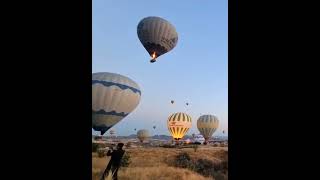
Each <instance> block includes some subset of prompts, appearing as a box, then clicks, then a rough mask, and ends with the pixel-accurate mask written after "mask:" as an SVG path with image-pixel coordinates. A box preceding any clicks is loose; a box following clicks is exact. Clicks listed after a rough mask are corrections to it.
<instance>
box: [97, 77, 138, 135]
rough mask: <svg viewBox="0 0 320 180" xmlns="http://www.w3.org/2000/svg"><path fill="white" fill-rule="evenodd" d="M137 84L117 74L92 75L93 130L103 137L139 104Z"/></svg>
mask: <svg viewBox="0 0 320 180" xmlns="http://www.w3.org/2000/svg"><path fill="white" fill-rule="evenodd" d="M140 96H141V91H140V88H139V86H138V85H137V83H135V82H134V81H132V80H131V79H129V78H128V77H125V76H122V75H119V74H115V73H107V72H103V73H93V74H92V128H93V129H94V130H96V131H100V132H101V135H103V134H104V133H105V132H106V131H107V130H108V129H110V128H111V127H112V126H114V125H115V124H116V123H118V122H119V121H120V120H122V119H123V118H124V117H126V116H127V115H128V114H129V113H130V112H132V111H133V110H134V109H135V108H136V107H137V106H138V104H139V101H140Z"/></svg>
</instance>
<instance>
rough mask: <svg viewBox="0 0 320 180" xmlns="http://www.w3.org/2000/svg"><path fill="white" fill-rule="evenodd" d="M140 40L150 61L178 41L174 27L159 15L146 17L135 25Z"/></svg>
mask: <svg viewBox="0 0 320 180" xmlns="http://www.w3.org/2000/svg"><path fill="white" fill-rule="evenodd" d="M137 33H138V37H139V40H140V42H141V43H142V45H143V46H144V48H145V49H146V50H147V51H148V53H149V54H150V56H151V57H152V59H151V61H150V62H155V61H156V58H157V57H159V56H161V55H163V54H165V53H167V52H169V51H171V50H172V49H173V48H174V47H175V46H176V45H177V42H178V33H177V32H176V29H175V27H174V26H173V25H172V24H170V23H169V22H168V21H167V20H165V19H162V18H160V17H155V16H151V17H146V18H144V19H142V20H141V21H140V22H139V24H138V27H137Z"/></svg>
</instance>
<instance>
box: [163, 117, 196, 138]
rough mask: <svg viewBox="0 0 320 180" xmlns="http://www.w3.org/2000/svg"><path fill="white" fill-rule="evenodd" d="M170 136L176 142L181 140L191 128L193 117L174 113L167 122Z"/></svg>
mask: <svg viewBox="0 0 320 180" xmlns="http://www.w3.org/2000/svg"><path fill="white" fill-rule="evenodd" d="M167 126H168V130H169V132H170V134H171V135H172V137H173V138H174V139H175V140H180V139H181V138H182V137H183V136H184V135H185V134H186V133H187V132H188V130H189V129H190V128H191V126H192V122H191V117H190V116H189V115H188V114H186V113H181V112H180V113H174V114H172V115H171V116H170V117H169V118H168V120H167Z"/></svg>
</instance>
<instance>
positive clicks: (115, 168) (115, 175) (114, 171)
mask: <svg viewBox="0 0 320 180" xmlns="http://www.w3.org/2000/svg"><path fill="white" fill-rule="evenodd" d="M118 169H119V166H115V165H111V163H109V164H108V166H107V168H106V169H105V170H104V172H103V175H102V178H101V180H105V178H106V177H108V175H109V172H110V170H111V173H112V179H114V180H117V179H118Z"/></svg>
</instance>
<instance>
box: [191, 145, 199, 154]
mask: <svg viewBox="0 0 320 180" xmlns="http://www.w3.org/2000/svg"><path fill="white" fill-rule="evenodd" d="M192 148H193V150H194V152H197V150H198V148H199V146H198V145H197V144H194V145H192Z"/></svg>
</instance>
